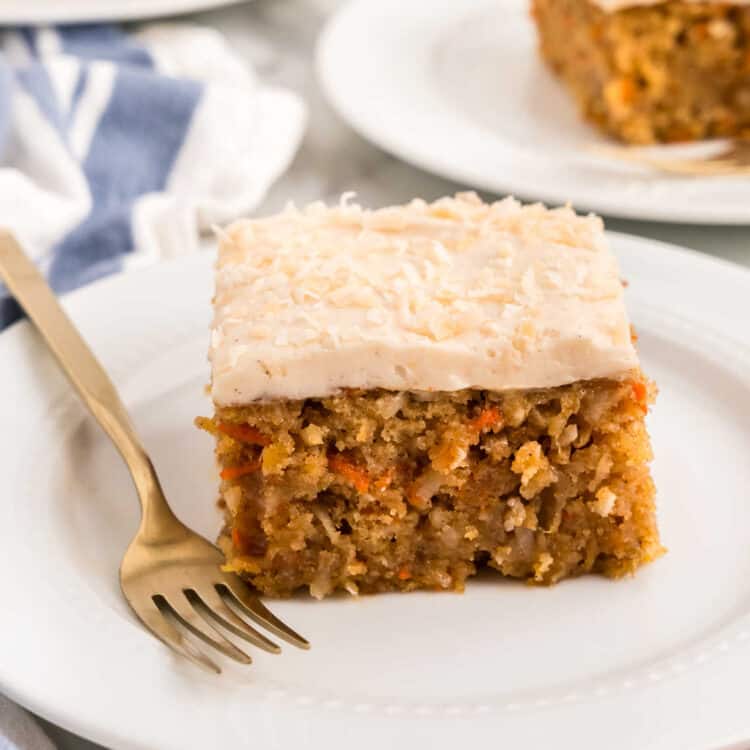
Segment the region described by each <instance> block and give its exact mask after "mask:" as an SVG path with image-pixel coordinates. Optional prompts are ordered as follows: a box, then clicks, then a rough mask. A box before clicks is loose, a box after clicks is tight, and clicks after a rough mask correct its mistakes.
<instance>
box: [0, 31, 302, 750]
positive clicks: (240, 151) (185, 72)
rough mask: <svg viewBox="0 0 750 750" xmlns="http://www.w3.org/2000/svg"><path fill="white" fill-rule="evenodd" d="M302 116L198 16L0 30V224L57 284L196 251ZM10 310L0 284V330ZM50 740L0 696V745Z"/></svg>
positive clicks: (280, 166) (280, 150) (259, 192)
mask: <svg viewBox="0 0 750 750" xmlns="http://www.w3.org/2000/svg"><path fill="white" fill-rule="evenodd" d="M305 120H306V111H305V106H304V104H303V103H302V102H301V100H300V99H299V98H298V97H297V96H296V95H294V94H292V93H290V92H288V91H284V90H280V89H276V88H269V87H266V86H263V85H261V83H259V82H258V81H257V80H256V78H255V76H254V75H253V72H252V71H251V70H249V69H248V68H247V67H246V66H245V65H244V64H243V63H241V62H240V61H239V60H238V59H237V57H236V56H235V55H234V54H233V52H232V51H231V50H230V49H229V48H228V47H227V45H226V44H225V42H224V40H223V38H222V37H221V36H220V35H219V34H218V33H217V32H215V31H213V30H211V29H206V28H200V27H196V26H190V25H176V24H172V25H169V24H155V25H150V26H145V27H143V28H141V29H140V30H139V31H138V32H136V33H134V34H132V35H127V34H125V33H124V32H123V31H122V30H121V29H119V28H118V27H115V26H70V27H64V28H39V29H12V30H0V223H2V224H3V225H5V226H8V227H9V228H10V229H12V230H13V231H14V232H15V233H16V234H17V236H18V237H19V239H20V240H21V242H22V243H23V245H24V247H25V248H26V250H27V251H28V252H29V253H30V254H31V255H32V257H33V258H34V259H35V260H36V261H37V263H38V264H39V265H40V267H41V268H42V269H43V270H44V272H45V273H46V275H47V278H48V279H49V281H50V282H51V284H52V286H53V288H54V289H55V290H56V291H58V292H66V291H68V290H70V289H73V288H75V287H77V286H80V285H82V284H85V283H87V282H89V281H93V280H94V279H97V278H100V277H102V276H104V275H106V274H109V273H112V272H114V271H118V270H122V269H125V268H129V267H133V266H140V265H145V264H149V263H153V262H154V261H157V260H159V259H160V258H168V257H174V256H177V255H182V254H186V253H191V252H194V251H196V250H197V249H198V246H199V235H200V233H201V232H204V231H206V230H208V229H209V228H210V227H211V225H212V224H214V223H223V222H225V221H228V220H230V219H232V218H235V217H237V216H239V215H241V214H243V213H246V212H248V211H250V210H251V209H253V208H254V207H255V206H256V205H257V204H258V203H259V202H260V200H261V199H262V197H263V195H264V194H265V192H266V190H267V189H268V187H269V186H270V185H271V183H272V182H273V181H274V180H275V179H276V177H277V176H278V175H279V174H280V173H281V172H283V171H284V170H285V169H286V167H287V165H288V164H289V162H290V161H291V159H292V157H293V156H294V154H295V152H296V150H297V146H298V145H299V142H300V139H301V137H302V133H303V131H304V126H305ZM19 315H20V311H19V309H18V306H17V305H16V303H15V301H14V300H12V299H11V298H10V297H9V296H8V293H7V291H6V290H5V289H4V288H3V287H2V286H1V285H0V329H2V328H3V327H5V326H6V325H8V324H9V323H11V322H13V321H14V320H15V319H16V318H18V317H19ZM51 748H52V743H51V742H50V741H49V740H48V739H47V737H46V735H45V734H44V733H43V731H42V730H41V728H40V727H39V726H38V725H37V724H36V723H35V722H34V720H33V719H32V718H31V717H30V716H29V715H28V714H27V713H26V712H24V711H23V710H22V709H20V708H19V707H18V706H16V705H15V704H13V703H11V702H10V701H9V700H8V699H7V698H4V697H3V696H2V695H0V750H50V749H51Z"/></svg>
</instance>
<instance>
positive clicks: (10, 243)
mask: <svg viewBox="0 0 750 750" xmlns="http://www.w3.org/2000/svg"><path fill="white" fill-rule="evenodd" d="M0 279H2V280H3V281H4V282H5V284H6V285H7V287H8V289H9V290H10V292H11V293H12V294H13V296H14V297H15V298H16V300H17V301H18V303H19V304H20V305H21V307H23V308H24V310H25V311H26V313H27V314H28V316H29V318H31V320H32V321H33V323H34V325H35V326H36V327H37V329H38V330H39V333H40V334H41V335H42V338H43V339H44V341H45V342H46V344H47V346H48V347H49V348H50V349H51V350H52V353H53V354H54V355H55V357H56V358H57V361H58V362H59V364H60V366H61V368H62V369H63V371H64V372H65V374H66V376H67V377H68V379H69V380H70V382H71V383H72V384H73V386H74V387H75V388H76V390H77V391H78V393H79V395H80V397H81V399H82V400H83V402H84V404H85V405H86V406H87V407H88V408H89V410H90V411H91V413H92V414H93V415H94V417H95V418H96V420H97V421H98V422H99V424H100V425H101V426H102V428H103V429H104V431H105V432H106V433H107V435H109V437H110V438H111V439H112V442H113V443H114V444H115V445H116V446H117V449H118V450H119V451H120V454H121V455H122V457H123V459H124V460H125V463H126V464H127V466H128V469H129V470H130V473H131V475H132V477H133V482H134V483H135V486H136V489H137V491H138V497H139V498H140V501H141V511H142V515H141V523H140V527H139V529H138V532H137V533H136V535H135V538H134V539H133V541H132V542H131V544H130V546H129V547H128V549H127V551H126V553H125V556H124V557H123V560H122V564H121V565H120V585H121V587H122V593H123V594H124V596H125V598H126V599H127V601H128V603H129V604H130V606H131V607H132V608H133V611H134V612H135V614H136V615H137V616H138V617H139V618H140V620H141V622H143V624H144V625H145V626H146V627H147V628H148V629H149V630H150V631H151V632H152V633H153V634H154V635H155V636H156V637H157V638H159V639H161V640H162V641H163V642H164V643H166V644H167V646H169V647H170V648H172V649H174V650H175V651H176V652H177V653H178V654H181V655H182V656H184V657H186V658H188V659H190V660H191V661H193V662H195V663H196V664H198V665H200V666H202V667H204V668H207V669H209V670H212V671H215V672H221V669H220V668H219V667H218V666H217V664H216V663H215V662H214V661H213V660H212V659H210V658H209V657H208V656H206V655H205V654H204V653H203V651H202V650H201V649H199V648H197V647H196V646H195V645H194V644H193V643H192V642H191V640H190V639H189V638H186V637H184V635H183V632H181V629H180V627H179V625H182V626H184V628H185V629H186V630H187V631H189V632H190V633H192V634H193V635H194V636H197V637H198V638H199V639H200V640H202V641H203V642H204V643H206V644H208V645H210V646H213V647H214V648H216V649H218V650H219V651H220V652H221V653H223V654H224V655H226V656H228V657H230V658H232V659H235V660H236V661H239V662H242V663H244V664H249V663H250V662H251V658H250V657H249V656H248V655H247V654H246V653H245V652H244V651H242V650H240V649H239V648H237V646H235V645H234V644H233V643H232V642H231V641H230V640H228V639H227V638H225V637H224V636H223V635H222V633H221V632H220V631H219V630H218V629H217V627H216V626H217V625H220V626H223V627H224V628H225V629H226V630H228V631H230V632H231V633H234V634H235V635H237V636H240V637H241V638H244V639H245V640H247V641H249V642H250V643H252V644H254V645H256V646H259V647H260V648H262V649H265V650H266V651H270V652H272V653H278V652H279V651H280V650H281V649H280V648H279V647H278V646H277V645H276V644H275V643H274V642H273V641H271V640H270V639H268V638H267V637H266V636H265V635H263V634H262V633H260V632H259V631H258V630H256V629H255V628H254V627H252V626H251V625H249V624H248V623H247V622H246V621H245V620H244V619H243V618H242V617H240V616H239V615H238V614H237V612H242V613H243V614H244V615H245V616H247V617H248V618H250V619H251V620H252V621H253V622H254V623H256V624H258V625H261V626H263V627H264V628H265V629H266V630H268V631H270V632H272V633H275V634H276V635H277V636H279V637H281V638H283V639H285V640H286V641H288V642H289V643H292V644H294V645H295V646H299V647H301V648H309V643H308V642H307V641H306V640H305V639H304V638H303V637H302V636H301V635H299V634H297V633H295V632H294V631H293V630H292V629H291V628H289V627H288V626H287V625H285V624H284V623H283V622H281V620H279V619H278V618H276V617H275V616H274V615H273V614H272V613H271V612H269V611H268V609H266V607H264V606H263V604H261V602H260V601H259V600H258V598H257V596H256V595H255V594H254V593H253V591H252V589H250V588H249V587H248V586H247V584H246V583H245V582H244V581H243V580H242V579H241V578H239V576H236V575H234V574H232V573H224V572H223V571H222V570H221V568H220V566H221V563H222V561H223V557H222V554H221V552H220V551H219V550H218V549H217V548H216V547H215V546H214V545H213V544H211V543H210V542H208V541H206V540H205V539H204V538H203V537H201V536H199V535H198V534H196V533H194V532H193V531H191V530H190V529H188V528H187V527H186V526H185V525H184V524H183V523H181V522H180V521H179V520H178V519H177V517H176V516H175V515H174V513H173V512H172V510H171V509H170V508H169V505H168V504H167V500H166V498H165V497H164V493H163V491H162V488H161V485H160V484H159V479H158V477H157V476H156V472H155V470H154V467H153V465H152V463H151V460H150V459H149V457H148V455H147V454H146V451H145V450H144V448H143V446H142V445H141V442H140V441H139V439H138V437H137V435H136V433H135V430H134V428H133V425H132V423H131V421H130V418H129V416H128V414H127V411H126V410H125V406H124V405H123V403H122V401H121V400H120V397H119V396H118V394H117V391H116V390H115V387H114V385H113V384H112V382H111V381H110V379H109V377H108V376H107V374H106V372H105V371H104V369H103V368H102V366H101V365H100V364H99V362H98V361H97V360H96V358H95V357H94V355H93V354H92V353H91V350H90V349H89V348H88V347H87V346H86V344H85V342H84V341H83V339H82V338H81V336H80V334H79V333H78V331H77V330H76V329H75V327H74V326H73V324H72V323H71V321H70V319H69V318H68V317H67V316H66V314H65V313H64V312H63V310H62V308H61V307H60V304H59V303H58V301H57V299H56V297H55V295H54V294H53V292H52V290H51V289H50V288H49V287H48V286H47V283H46V282H45V280H44V279H43V277H42V276H41V274H40V273H39V272H38V271H37V270H36V267H35V266H34V264H33V263H31V261H29V260H28V258H27V257H26V256H25V254H24V253H23V251H22V250H21V248H20V246H19V245H18V243H17V242H16V241H15V239H14V238H13V237H12V235H11V234H10V233H9V232H7V231H5V230H2V229H0ZM235 610H236V611H235Z"/></svg>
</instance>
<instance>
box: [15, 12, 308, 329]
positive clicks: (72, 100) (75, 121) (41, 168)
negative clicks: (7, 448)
mask: <svg viewBox="0 0 750 750" xmlns="http://www.w3.org/2000/svg"><path fill="white" fill-rule="evenodd" d="M305 119H306V113H305V107H304V104H303V103H302V102H301V100H300V99H299V98H298V97H297V96H296V95H295V94H293V93H291V92H288V91H285V90H280V89H277V88H269V87H266V86H263V85H261V83H260V82H258V81H257V80H256V78H255V76H254V74H253V72H252V71H251V70H249V69H248V68H247V66H246V65H245V64H243V63H242V62H240V60H238V58H237V57H236V56H235V54H234V53H233V52H232V51H231V50H230V49H229V47H228V46H227V45H226V43H225V41H224V39H223V37H222V36H221V35H220V34H218V32H216V31H214V30H212V29H208V28H202V27H196V26H192V25H187V24H185V25H183V24H179V25H178V24H152V25H148V26H144V27H142V28H140V30H138V31H136V32H135V33H133V34H126V33H125V32H124V31H123V30H121V29H120V28H119V27H116V26H109V25H102V26H69V27H60V28H37V29H10V30H5V31H2V30H0V222H2V224H4V225H7V226H9V227H10V228H11V229H12V230H13V231H14V232H15V233H16V234H17V236H18V237H19V239H20V240H21V242H22V243H23V245H24V246H25V248H26V249H27V251H28V252H29V253H30V254H31V255H32V256H33V257H34V259H35V260H36V261H37V262H38V264H39V265H40V266H41V267H42V269H43V270H44V271H45V273H46V275H47V277H48V279H49V281H50V283H51V284H52V286H53V288H54V289H55V290H56V291H57V292H66V291H69V290H70V289H73V288H75V287H77V286H80V285H82V284H85V283H87V282H90V281H93V280H94V279H97V278H100V277H102V276H104V275H106V274H109V273H112V272H114V271H118V270H121V269H124V268H128V267H132V266H141V265H144V264H149V263H152V262H154V261H156V260H159V259H161V258H168V257H174V256H176V255H182V254H186V253H190V252H194V251H195V250H196V249H197V248H198V244H199V235H200V233H201V232H204V231H207V230H208V229H209V228H210V227H211V225H212V224H215V223H223V222H226V221H228V220H230V219H232V218H235V217H237V216H239V215H241V214H243V213H246V212H248V211H250V210H251V209H253V208H254V207H255V206H256V205H257V204H258V203H259V202H260V200H261V199H262V197H263V195H264V194H265V192H266V190H267V189H268V187H269V186H270V184H271V183H272V182H273V181H274V180H275V179H276V177H277V176H278V175H279V174H280V173H281V172H282V171H284V170H285V169H286V167H287V166H288V164H289V162H290V161H291V159H292V157H293V155H294V153H295V152H296V149H297V146H298V145H299V141H300V139H301V136H302V133H303V130H304V125H305ZM18 316H19V311H18V308H17V306H16V304H15V302H14V301H13V300H12V299H10V298H9V297H8V295H7V292H6V291H5V290H4V289H1V288H0V329H1V328H2V327H4V326H6V325H8V324H9V323H10V322H12V321H13V320H15V319H16V318H17V317H18Z"/></svg>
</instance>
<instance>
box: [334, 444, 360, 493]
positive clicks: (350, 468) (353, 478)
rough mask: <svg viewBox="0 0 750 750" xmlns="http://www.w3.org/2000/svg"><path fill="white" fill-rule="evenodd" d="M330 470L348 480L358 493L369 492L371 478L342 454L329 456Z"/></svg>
mask: <svg viewBox="0 0 750 750" xmlns="http://www.w3.org/2000/svg"><path fill="white" fill-rule="evenodd" d="M328 468H329V469H330V470H331V471H332V472H333V473H334V474H339V475H340V476H342V477H344V479H348V480H349V481H350V482H351V483H352V484H353V485H354V487H355V489H356V490H357V492H367V490H368V489H369V487H370V477H369V476H367V473H366V472H365V471H363V470H362V469H360V468H359V466H357V465H356V464H355V463H353V462H352V461H350V460H349V459H348V458H347V457H346V456H344V455H343V454H342V453H332V454H330V455H329V456H328Z"/></svg>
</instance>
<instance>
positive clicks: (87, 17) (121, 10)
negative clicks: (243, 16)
mask: <svg viewBox="0 0 750 750" xmlns="http://www.w3.org/2000/svg"><path fill="white" fill-rule="evenodd" d="M237 2H240V0H0V24H7V25H10V24H37V23H90V22H93V21H134V20H137V19H141V18H156V17H159V16H175V15H178V14H182V13H194V12H196V11H199V10H208V9H209V8H218V7H220V6H222V5H232V4H233V3H237Z"/></svg>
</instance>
